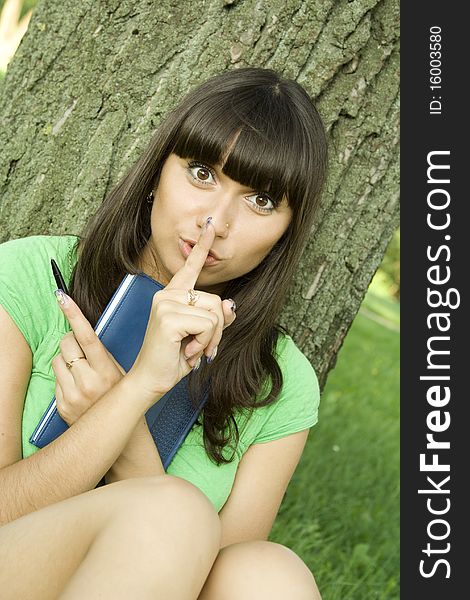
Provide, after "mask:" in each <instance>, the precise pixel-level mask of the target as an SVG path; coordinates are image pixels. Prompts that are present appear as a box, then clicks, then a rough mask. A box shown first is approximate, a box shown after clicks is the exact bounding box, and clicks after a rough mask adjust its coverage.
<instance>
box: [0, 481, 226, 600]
mask: <svg viewBox="0 0 470 600" xmlns="http://www.w3.org/2000/svg"><path fill="white" fill-rule="evenodd" d="M219 547H220V521H219V518H218V515H217V512H216V511H215V509H214V508H213V506H212V504H211V503H210V502H209V500H208V499H207V498H206V497H205V496H204V495H203V494H202V493H201V492H200V491H199V490H198V489H197V488H196V487H195V486H193V485H192V484H191V483H188V482H186V481H184V480H183V479H180V478H178V477H172V476H170V475H165V476H162V477H148V478H140V479H131V480H127V481H122V482H118V483H115V484H112V485H108V486H105V487H101V488H98V489H96V490H92V491H90V492H87V493H85V494H81V495H80V496H75V497H74V498H70V499H68V500H64V501H63V502H58V503H57V504H53V505H51V506H48V507H46V508H43V509H41V510H39V511H36V512H34V513H31V514H29V515H25V516H24V517H21V518H20V519H17V520H16V521H12V522H11V523H8V524H7V525H4V526H2V527H0V590H2V600H18V599H19V598H21V599H22V600H29V599H31V600H32V599H33V598H34V600H52V599H55V598H59V597H60V598H63V599H64V600H65V599H67V600H72V599H80V600H83V598H87V600H94V599H95V598H101V599H107V598H110V599H111V598H112V599H113V600H118V599H121V598H122V599H126V600H127V599H129V598H139V600H140V599H142V600H144V599H146V598H152V600H159V599H163V598H165V599H166V598H178V599H180V598H181V600H186V599H187V600H193V599H194V598H197V595H198V594H199V592H200V590H201V588H202V586H203V584H204V581H205V579H206V578H207V574H208V573H209V571H210V568H211V566H212V564H213V562H214V560H215V557H216V556H217V552H218V550H219Z"/></svg>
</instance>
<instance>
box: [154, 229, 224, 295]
mask: <svg viewBox="0 0 470 600" xmlns="http://www.w3.org/2000/svg"><path fill="white" fill-rule="evenodd" d="M211 221H212V218H211V217H209V218H208V219H207V221H206V223H205V224H204V226H203V228H202V231H201V234H200V236H199V239H198V241H197V243H196V244H195V245H194V246H193V249H192V250H191V254H190V255H189V256H188V257H187V258H186V262H185V263H184V265H183V266H182V267H181V269H180V270H179V271H177V272H176V273H175V274H174V275H173V277H172V279H171V281H170V282H169V283H168V285H167V286H166V288H167V289H172V288H174V289H184V290H188V289H192V288H194V286H195V285H196V281H197V280H198V277H199V274H200V273H201V271H202V269H203V267H204V263H205V262H206V258H207V255H208V254H209V250H210V249H211V247H212V244H213V242H214V238H215V229H214V226H213V225H212V222H211Z"/></svg>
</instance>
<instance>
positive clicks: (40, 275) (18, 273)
mask: <svg viewBox="0 0 470 600" xmlns="http://www.w3.org/2000/svg"><path fill="white" fill-rule="evenodd" d="M70 241H72V237H71V236H68V237H66V236H63V237H60V236H55V237H54V236H30V237H25V238H18V239H14V240H9V241H7V242H4V243H3V244H0V304H1V305H2V306H3V307H4V308H5V310H6V311H7V312H8V314H9V315H10V317H11V318H12V319H13V321H14V323H15V324H16V326H17V327H18V329H19V330H20V331H21V333H22V334H23V336H24V338H25V340H26V341H27V343H28V345H29V347H30V348H31V350H32V352H33V353H35V352H36V350H37V348H38V346H39V345H40V343H41V341H42V340H43V338H44V336H45V335H47V333H48V331H49V329H50V326H51V321H50V315H55V314H56V313H57V303H56V301H55V298H54V297H53V290H54V289H55V287H56V286H55V285H54V284H55V282H54V278H53V276H52V271H51V267H50V259H51V258H56V259H57V260H58V261H59V263H60V265H61V268H62V270H63V271H62V272H63V273H64V276H66V273H67V271H66V269H65V266H64V264H63V259H62V255H64V253H65V250H66V249H67V248H68V245H69V244H70ZM59 312H60V311H59ZM56 318H57V319H59V318H62V315H61V314H58V315H57V316H56Z"/></svg>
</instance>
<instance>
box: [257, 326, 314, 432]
mask: <svg viewBox="0 0 470 600" xmlns="http://www.w3.org/2000/svg"><path fill="white" fill-rule="evenodd" d="M278 364H279V366H280V368H281V371H282V376H283V386H282V390H281V393H280V395H279V397H278V399H277V400H276V401H275V402H274V403H273V404H272V405H269V406H267V407H264V408H265V410H266V414H265V415H264V417H265V418H264V422H263V424H262V426H261V428H260V430H259V432H258V434H257V435H256V437H255V439H254V441H253V442H252V443H253V444H258V443H262V442H269V441H271V440H276V439H279V438H281V437H284V436H286V435H290V434H292V433H297V432H298V431H302V430H303V429H308V428H310V427H312V426H313V425H315V424H316V422H317V421H318V406H319V404H320V388H319V385H318V379H317V375H316V373H315V370H314V368H313V367H312V365H311V364H310V361H309V360H308V358H307V357H306V356H305V355H304V354H303V352H301V350H300V349H299V348H298V347H297V346H296V345H295V343H294V341H293V340H292V339H291V338H290V337H289V336H286V343H285V345H284V348H283V349H282V351H281V352H280V355H279V358H278Z"/></svg>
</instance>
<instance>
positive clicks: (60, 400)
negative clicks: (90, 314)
mask: <svg viewBox="0 0 470 600" xmlns="http://www.w3.org/2000/svg"><path fill="white" fill-rule="evenodd" d="M63 298H64V295H61V294H60V292H59V293H58V294H57V299H58V300H59V303H60V300H61V299H63ZM66 301H67V302H66V304H60V306H61V308H62V312H63V313H64V315H65V316H66V317H67V320H68V321H69V323H70V326H71V327H72V331H71V332H69V333H67V334H66V335H65V336H64V337H63V338H62V339H61V341H60V353H59V354H58V355H57V356H55V357H54V358H53V359H52V370H53V371H54V374H55V376H56V387H55V396H56V403H57V410H58V412H59V414H60V416H61V417H62V419H63V420H64V421H65V422H66V423H67V425H72V423H74V422H75V421H76V420H77V419H79V418H80V417H81V416H82V414H83V413H84V412H86V411H87V410H88V409H89V408H90V406H92V405H93V404H95V402H96V401H97V400H99V398H101V396H103V394H105V393H106V392H107V391H108V390H109V389H111V388H112V387H113V386H114V385H115V384H116V383H117V382H118V381H119V380H120V379H122V377H123V376H124V375H125V371H124V369H123V368H122V367H121V365H120V364H119V363H118V362H117V361H116V360H115V359H114V357H113V356H112V354H111V353H110V352H108V350H107V349H106V348H105V346H104V345H103V344H102V342H101V340H100V339H99V338H98V336H97V335H96V333H95V331H94V330H93V327H92V326H91V324H90V323H89V321H88V320H87V319H86V318H85V316H84V315H83V313H82V311H81V310H80V309H79V307H78V306H77V304H75V302H74V301H73V300H72V299H71V298H69V297H68V296H67V297H66ZM76 358H79V360H76V361H73V363H72V364H71V367H70V368H68V367H67V364H66V362H67V361H72V360H73V359H76Z"/></svg>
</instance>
